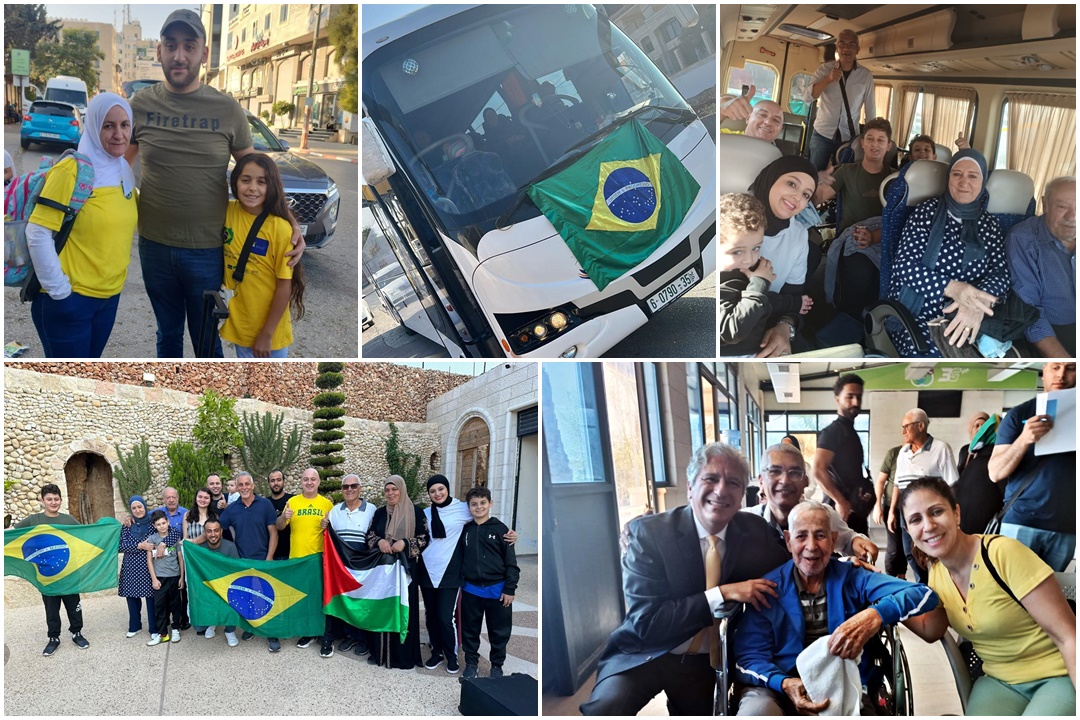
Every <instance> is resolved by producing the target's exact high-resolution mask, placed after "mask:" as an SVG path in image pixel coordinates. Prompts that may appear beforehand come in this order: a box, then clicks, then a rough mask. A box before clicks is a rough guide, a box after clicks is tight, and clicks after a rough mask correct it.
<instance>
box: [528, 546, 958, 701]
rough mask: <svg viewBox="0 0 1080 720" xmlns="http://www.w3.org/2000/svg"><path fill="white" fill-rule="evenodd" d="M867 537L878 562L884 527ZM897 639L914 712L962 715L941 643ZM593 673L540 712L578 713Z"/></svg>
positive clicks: (905, 636) (903, 632) (905, 635)
mask: <svg viewBox="0 0 1080 720" xmlns="http://www.w3.org/2000/svg"><path fill="white" fill-rule="evenodd" d="M870 539H871V540H873V541H874V542H875V543H877V544H878V546H879V547H881V549H882V552H881V555H879V557H878V566H879V567H881V566H882V565H883V563H884V558H885V530H884V528H881V527H871V529H870ZM900 642H901V643H902V644H903V646H904V649H905V651H906V653H907V657H908V665H909V666H910V669H911V684H912V688H913V693H914V696H915V712H914V714H915V715H961V714H963V713H962V712H961V707H960V698H959V696H958V695H957V694H956V685H955V684H954V683H953V679H952V672H951V670H950V669H949V663H948V660H946V658H945V651H944V650H943V649H942V647H941V644H940V643H937V644H934V645H930V644H927V643H925V642H923V641H922V640H920V639H919V638H918V637H916V636H915V635H914V634H912V633H911V632H910V631H908V629H907V628H905V627H901V628H900ZM594 678H595V674H594V676H593V677H591V678H589V680H588V681H587V682H586V683H585V684H584V685H583V686H582V687H581V689H579V690H578V692H577V693H576V694H575V695H574V696H573V697H551V696H547V695H545V696H544V699H543V713H544V715H545V716H557V715H578V714H580V713H579V712H578V706H579V705H581V703H583V702H585V701H586V700H588V698H589V693H590V692H591V691H592V686H593V679H594ZM667 714H668V713H667V701H666V698H665V697H664V695H662V694H661V695H659V696H657V697H656V698H654V699H653V701H652V702H650V703H649V704H648V705H646V706H645V707H644V708H643V709H642V711H641V712H640V713H638V715H667Z"/></svg>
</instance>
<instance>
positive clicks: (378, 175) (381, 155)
mask: <svg viewBox="0 0 1080 720" xmlns="http://www.w3.org/2000/svg"><path fill="white" fill-rule="evenodd" d="M361 125H362V126H363V138H362V139H361V140H360V152H361V164H362V166H363V171H364V184H365V185H371V186H375V185H378V184H379V183H381V182H383V181H385V180H386V178H388V177H390V176H391V175H393V174H394V173H395V172H397V168H395V167H394V161H393V159H392V158H391V157H390V151H389V150H388V149H387V148H386V143H384V142H383V140H382V138H381V137H379V133H378V131H377V130H376V129H375V122H374V121H373V120H372V119H371V118H364V119H363V120H362V121H361Z"/></svg>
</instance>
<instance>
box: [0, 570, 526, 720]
mask: <svg viewBox="0 0 1080 720" xmlns="http://www.w3.org/2000/svg"><path fill="white" fill-rule="evenodd" d="M518 562H519V564H520V565H521V584H520V586H519V588H518V594H517V596H516V599H515V602H514V630H513V635H512V637H511V640H510V644H509V645H508V647H507V653H508V657H507V660H506V664H505V665H504V670H505V672H506V673H507V674H510V673H514V672H522V673H527V674H529V675H532V676H533V677H537V661H538V648H539V639H538V631H537V627H538V624H537V620H538V615H539V613H538V607H539V593H538V592H537V558H536V556H535V555H534V556H528V557H521V558H518ZM61 617H62V618H63V619H64V633H63V636H62V638H61V645H60V649H59V650H57V651H56V653H55V654H54V655H53V656H52V657H49V658H46V657H42V655H41V651H42V648H44V647H45V643H46V641H47V639H48V638H47V637H46V632H45V611H44V608H43V607H42V603H41V596H40V595H39V594H38V593H37V591H36V590H34V588H33V586H32V585H30V583H28V582H26V581H24V580H21V579H19V578H13V577H12V578H6V579H5V580H4V714H5V716H10V715H241V716H244V715H248V716H250V715H259V716H264V715H417V716H433V715H436V716H437V715H457V714H458V709H457V708H458V701H459V698H460V687H461V686H460V684H459V683H458V680H457V677H458V676H451V675H448V674H447V673H446V670H445V665H443V666H441V667H439V668H437V669H435V670H426V669H424V668H423V667H420V668H417V669H414V670H389V669H387V668H377V667H373V666H371V665H368V663H367V657H366V656H365V657H356V656H355V655H353V654H352V653H351V652H349V653H344V654H343V653H336V654H335V655H334V657H332V658H328V659H325V658H322V657H320V656H319V644H318V643H317V642H316V643H312V645H311V646H310V647H308V648H307V649H303V650H302V649H299V648H297V647H296V638H293V639H291V640H285V639H283V640H282V643H281V644H282V649H281V652H280V653H277V654H273V655H271V654H270V653H268V652H267V650H266V641H265V640H264V639H261V638H253V639H251V640H248V641H241V643H240V645H239V646H237V647H235V648H230V647H228V646H227V645H226V643H225V637H224V634H223V633H222V632H221V631H220V630H219V631H218V634H217V636H216V637H214V638H213V639H212V640H206V639H204V638H201V637H198V636H197V635H195V632H194V631H193V630H187V631H185V632H184V633H183V636H182V638H181V640H180V642H179V643H175V644H173V643H167V644H165V645H164V646H158V647H146V644H145V643H146V640H148V639H149V635H148V634H146V633H145V632H144V633H143V634H142V635H139V636H136V637H134V638H131V639H127V638H125V637H124V633H125V632H126V631H127V606H126V604H125V602H124V601H123V600H122V599H121V598H119V597H117V595H116V591H115V590H109V591H104V592H99V593H94V594H92V595H88V596H84V597H83V618H84V623H85V626H84V628H83V634H84V635H85V636H86V638H87V639H88V640H89V641H90V647H89V648H88V649H86V650H80V649H78V648H77V647H76V646H75V645H74V644H73V643H72V642H71V635H70V634H69V633H67V617H66V615H65V614H64V612H63V610H61ZM420 626H421V628H423V626H424V623H423V618H421V622H420ZM421 642H423V643H426V642H427V633H426V631H425V630H423V629H421ZM487 652H488V646H487V642H486V637H483V638H482V645H481V654H482V655H484V656H485V657H486V654H487ZM423 654H424V657H425V659H426V658H427V656H428V648H427V647H426V646H425V647H424V650H423ZM462 662H464V661H463V660H462ZM488 671H489V665H488V663H487V660H486V659H484V660H481V663H480V674H481V676H486V675H487V673H488Z"/></svg>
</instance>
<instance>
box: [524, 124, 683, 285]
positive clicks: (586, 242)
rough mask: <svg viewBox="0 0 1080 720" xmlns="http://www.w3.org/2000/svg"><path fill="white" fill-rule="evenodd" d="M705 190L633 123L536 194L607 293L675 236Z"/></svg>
mask: <svg viewBox="0 0 1080 720" xmlns="http://www.w3.org/2000/svg"><path fill="white" fill-rule="evenodd" d="M700 189H701V186H700V185H698V183H697V181H696V180H694V177H693V175H691V174H690V172H689V171H688V170H687V169H686V168H685V167H684V166H683V164H682V162H680V161H679V158H677V157H676V156H675V154H674V153H673V152H671V151H670V150H668V148H667V146H666V145H664V143H662V142H660V140H658V139H657V138H656V136H655V135H653V134H652V133H651V132H649V130H648V129H647V128H646V127H645V126H643V125H642V124H641V123H639V122H638V121H637V120H631V121H630V122H628V123H626V124H625V125H623V126H622V127H620V128H618V129H617V130H615V131H614V132H612V133H611V134H610V135H608V136H607V137H606V138H604V139H603V140H601V141H600V142H599V143H597V144H596V146H595V147H594V148H592V149H591V150H589V151H588V152H587V153H585V155H583V156H582V157H581V158H580V159H579V160H577V161H576V162H575V163H573V164H572V165H570V166H569V167H568V168H566V169H565V170H563V171H561V172H559V173H556V174H555V175H552V176H551V177H550V178H547V179H544V180H541V181H540V182H538V183H535V184H533V185H532V186H531V187H530V188H529V191H528V192H529V197H530V198H532V200H533V202H534V203H536V207H538V208H539V209H540V211H541V212H542V213H544V215H545V216H546V217H547V219H548V220H550V221H551V224H552V225H554V226H555V229H556V230H557V231H558V233H559V235H560V236H561V237H562V239H563V240H564V241H565V242H566V244H567V246H568V247H569V248H570V250H571V252H573V253H574V257H576V258H577V260H578V262H579V263H581V267H582V269H583V270H584V271H585V272H586V273H587V274H588V276H589V278H590V279H591V280H592V281H593V282H594V283H595V284H596V287H597V288H598V289H600V290H603V289H604V288H605V287H607V286H608V285H609V284H610V283H611V282H613V281H614V280H617V279H618V278H619V277H621V276H622V275H624V274H625V273H627V272H628V271H630V270H632V269H633V268H634V267H636V266H637V265H639V264H640V263H641V262H642V261H643V260H645V259H646V258H647V257H649V255H651V254H652V253H653V252H654V251H655V250H656V249H657V248H658V247H660V245H662V244H663V243H664V241H666V240H667V239H668V238H669V237H670V236H671V234H672V233H674V232H675V229H676V228H678V227H679V225H680V224H681V223H682V221H683V218H685V217H686V213H687V212H688V211H689V210H690V207H691V205H693V203H694V199H695V198H696V197H697V194H698V192H699V191H700Z"/></svg>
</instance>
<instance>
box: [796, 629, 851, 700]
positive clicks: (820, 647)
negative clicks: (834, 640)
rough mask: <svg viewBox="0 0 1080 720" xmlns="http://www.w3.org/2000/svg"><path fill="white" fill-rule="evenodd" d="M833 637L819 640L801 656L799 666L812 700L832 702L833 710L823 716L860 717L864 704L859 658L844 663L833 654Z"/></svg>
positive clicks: (800, 675)
mask: <svg viewBox="0 0 1080 720" xmlns="http://www.w3.org/2000/svg"><path fill="white" fill-rule="evenodd" d="M830 637H832V636H831V635H826V636H825V637H822V638H818V639H817V640H815V641H814V642H813V643H812V644H811V645H810V647H808V648H806V649H805V650H803V651H802V652H801V653H799V657H798V658H797V659H796V660H795V666H796V667H797V668H798V669H799V677H800V678H802V681H803V685H804V686H805V687H806V692H807V694H808V695H810V699H811V700H813V701H814V702H821V701H822V700H824V699H825V698H829V707H827V708H825V709H824V710H823V711H822V712H820V713H818V714H819V715H848V716H853V715H858V714H859V707H860V705H861V703H862V681H861V680H860V679H859V665H858V658H856V659H855V660H844V659H843V658H840V657H837V656H836V655H832V654H830V653H829V638H830ZM860 656H861V655H860Z"/></svg>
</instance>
